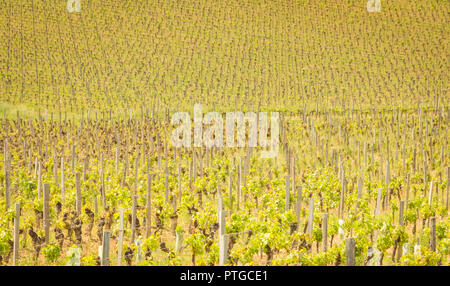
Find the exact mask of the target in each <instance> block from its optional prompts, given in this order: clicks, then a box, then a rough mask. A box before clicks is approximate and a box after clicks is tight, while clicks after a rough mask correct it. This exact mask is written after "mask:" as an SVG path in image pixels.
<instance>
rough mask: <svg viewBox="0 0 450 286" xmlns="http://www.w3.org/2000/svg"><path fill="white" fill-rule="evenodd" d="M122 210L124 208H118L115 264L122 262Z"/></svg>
mask: <svg viewBox="0 0 450 286" xmlns="http://www.w3.org/2000/svg"><path fill="white" fill-rule="evenodd" d="M123 212H124V209H123V208H121V209H120V215H119V241H118V246H117V266H120V265H121V264H122V249H123Z"/></svg>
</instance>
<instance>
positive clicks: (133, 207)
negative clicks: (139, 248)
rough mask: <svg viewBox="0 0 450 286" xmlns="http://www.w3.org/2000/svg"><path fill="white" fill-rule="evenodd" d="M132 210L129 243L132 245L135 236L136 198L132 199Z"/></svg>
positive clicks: (134, 196)
mask: <svg viewBox="0 0 450 286" xmlns="http://www.w3.org/2000/svg"><path fill="white" fill-rule="evenodd" d="M132 200H133V201H132V210H131V243H134V238H135V236H136V205H137V196H136V195H133V197H132Z"/></svg>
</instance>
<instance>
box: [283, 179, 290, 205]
mask: <svg viewBox="0 0 450 286" xmlns="http://www.w3.org/2000/svg"><path fill="white" fill-rule="evenodd" d="M290 182H291V178H290V177H289V175H288V176H286V190H285V206H284V211H286V212H287V211H288V210H289V205H290V199H291V198H290V193H289V191H290V188H291V187H290V185H289V184H290Z"/></svg>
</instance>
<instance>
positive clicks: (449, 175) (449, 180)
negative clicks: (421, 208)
mask: <svg viewBox="0 0 450 286" xmlns="http://www.w3.org/2000/svg"><path fill="white" fill-rule="evenodd" d="M449 194H450V166H448V167H447V201H446V203H445V206H446V209H447V210H448V199H449Z"/></svg>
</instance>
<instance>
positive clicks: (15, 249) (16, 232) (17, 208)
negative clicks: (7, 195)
mask: <svg viewBox="0 0 450 286" xmlns="http://www.w3.org/2000/svg"><path fill="white" fill-rule="evenodd" d="M15 211H16V215H15V217H14V244H13V265H14V266H16V265H18V261H19V232H20V230H19V220H20V203H16V204H15Z"/></svg>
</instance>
